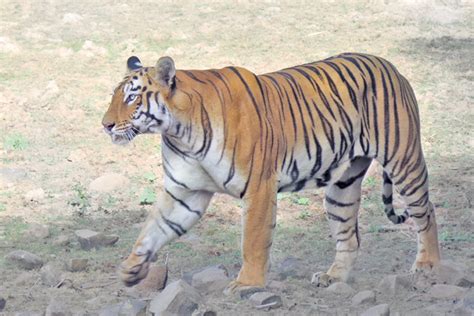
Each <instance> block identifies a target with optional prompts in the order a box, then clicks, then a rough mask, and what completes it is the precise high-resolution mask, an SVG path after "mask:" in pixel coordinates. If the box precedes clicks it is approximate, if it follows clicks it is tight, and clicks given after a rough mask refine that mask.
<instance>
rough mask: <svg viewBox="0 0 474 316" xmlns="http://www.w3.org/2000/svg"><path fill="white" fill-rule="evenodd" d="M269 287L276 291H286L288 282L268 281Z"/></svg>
mask: <svg viewBox="0 0 474 316" xmlns="http://www.w3.org/2000/svg"><path fill="white" fill-rule="evenodd" d="M267 288H269V289H271V290H274V291H285V289H286V284H285V283H284V282H281V281H275V280H271V281H270V282H268V284H267Z"/></svg>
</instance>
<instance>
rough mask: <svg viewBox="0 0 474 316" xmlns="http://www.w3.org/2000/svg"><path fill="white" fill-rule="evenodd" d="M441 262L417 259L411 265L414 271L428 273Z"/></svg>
mask: <svg viewBox="0 0 474 316" xmlns="http://www.w3.org/2000/svg"><path fill="white" fill-rule="evenodd" d="M438 263H439V260H438V261H436V260H416V261H415V263H413V266H412V267H411V272H412V273H420V272H421V273H427V272H431V270H433V268H434V267H435V266H436V265H437V264H438Z"/></svg>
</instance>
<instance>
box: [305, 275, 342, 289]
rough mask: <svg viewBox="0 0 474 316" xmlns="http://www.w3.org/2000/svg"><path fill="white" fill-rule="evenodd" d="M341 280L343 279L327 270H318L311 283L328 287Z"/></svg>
mask: <svg viewBox="0 0 474 316" xmlns="http://www.w3.org/2000/svg"><path fill="white" fill-rule="evenodd" d="M340 281H341V279H339V278H335V277H332V276H330V275H329V274H327V273H326V272H316V273H315V274H313V277H312V278H311V284H314V285H316V286H317V287H328V286H329V285H331V284H332V283H335V282H340Z"/></svg>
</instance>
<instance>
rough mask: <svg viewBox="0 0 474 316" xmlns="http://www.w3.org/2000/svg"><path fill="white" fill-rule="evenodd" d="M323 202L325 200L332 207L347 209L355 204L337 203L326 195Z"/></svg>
mask: <svg viewBox="0 0 474 316" xmlns="http://www.w3.org/2000/svg"><path fill="white" fill-rule="evenodd" d="M325 200H326V202H328V203H329V204H331V205H334V206H337V207H348V206H352V205H354V203H355V202H352V203H344V202H339V201H336V200H334V199H332V198H330V197H329V196H327V195H326V197H325Z"/></svg>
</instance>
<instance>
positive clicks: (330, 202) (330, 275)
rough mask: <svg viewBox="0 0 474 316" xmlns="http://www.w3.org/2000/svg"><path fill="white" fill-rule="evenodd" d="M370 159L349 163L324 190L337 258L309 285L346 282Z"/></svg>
mask: <svg viewBox="0 0 474 316" xmlns="http://www.w3.org/2000/svg"><path fill="white" fill-rule="evenodd" d="M371 160H372V159H370V158H365V157H359V158H356V159H354V160H353V161H352V163H351V165H350V167H349V168H348V169H347V170H346V171H345V172H344V173H343V174H342V176H341V178H340V179H339V180H338V181H337V182H335V183H333V184H331V185H330V186H328V187H327V189H326V197H325V199H324V208H325V210H326V216H327V218H328V221H329V227H330V229H331V234H332V236H333V237H334V238H335V240H336V257H335V259H334V262H333V264H332V265H331V267H330V268H329V270H328V271H327V272H319V273H316V274H315V275H314V276H313V280H312V281H311V282H312V283H314V284H316V285H317V286H323V287H324V286H328V285H330V284H331V283H333V282H337V281H346V280H347V278H348V276H349V272H350V271H351V269H352V266H353V265H354V262H355V260H356V258H357V253H358V251H359V246H360V239H359V228H358V213H359V205H360V195H361V184H362V180H363V178H364V175H365V173H366V172H367V169H368V168H369V165H370V162H371Z"/></svg>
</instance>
